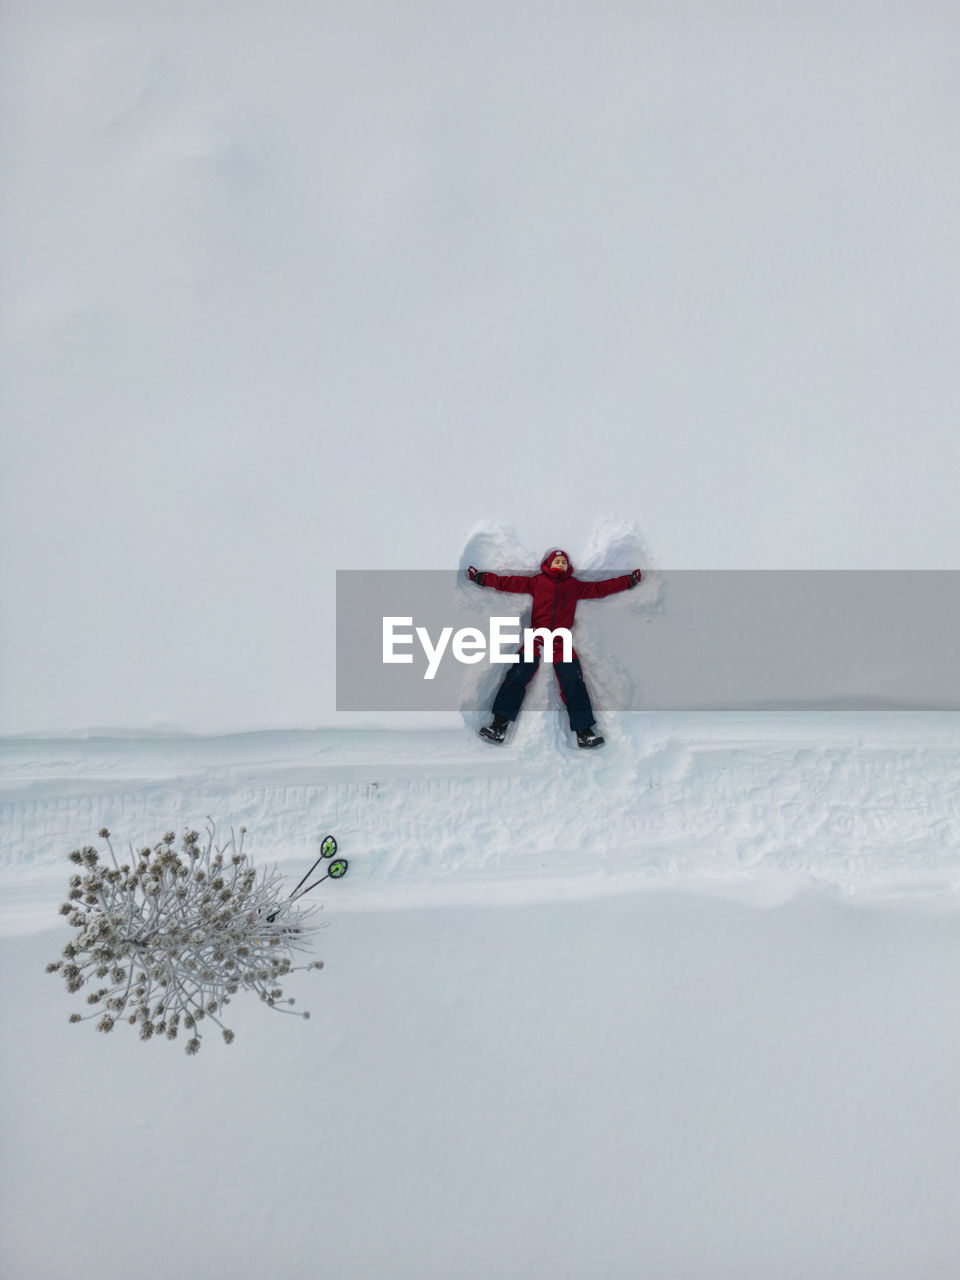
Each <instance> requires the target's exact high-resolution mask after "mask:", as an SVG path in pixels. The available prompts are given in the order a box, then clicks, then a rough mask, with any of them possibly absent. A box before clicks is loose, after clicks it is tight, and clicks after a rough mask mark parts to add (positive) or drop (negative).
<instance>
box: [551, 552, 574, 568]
mask: <svg viewBox="0 0 960 1280" xmlns="http://www.w3.org/2000/svg"><path fill="white" fill-rule="evenodd" d="M569 567H570V566H569V564H568V563H567V557H566V556H565V555H556V556H554V557H553V559H552V560H551V562H550V568H551V569H560V570H561V572H562V571H563V570H565V569H569Z"/></svg>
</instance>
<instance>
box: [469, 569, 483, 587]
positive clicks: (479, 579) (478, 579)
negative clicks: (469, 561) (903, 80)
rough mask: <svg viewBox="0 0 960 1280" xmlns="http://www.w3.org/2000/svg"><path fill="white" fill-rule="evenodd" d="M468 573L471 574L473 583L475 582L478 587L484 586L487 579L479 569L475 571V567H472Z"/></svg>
mask: <svg viewBox="0 0 960 1280" xmlns="http://www.w3.org/2000/svg"><path fill="white" fill-rule="evenodd" d="M467 572H468V573H469V574H470V581H471V582H475V583H476V584H477V586H478V587H482V586H483V584H484V581H485V580H486V577H487V575H486V574H485V573H481V571H480V570H479V569H475V568H474V567H473V565H471V566H470V568H469V569H468V570H467Z"/></svg>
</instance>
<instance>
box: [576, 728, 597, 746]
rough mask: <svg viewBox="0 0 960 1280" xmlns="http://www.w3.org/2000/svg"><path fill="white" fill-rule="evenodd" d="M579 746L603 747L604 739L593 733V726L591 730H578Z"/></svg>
mask: <svg viewBox="0 0 960 1280" xmlns="http://www.w3.org/2000/svg"><path fill="white" fill-rule="evenodd" d="M577 746H578V747H602V746H603V739H602V738H601V737H600V735H599V734H596V733H594V732H593V726H592V725H591V727H590V728H589V729H578V730H577Z"/></svg>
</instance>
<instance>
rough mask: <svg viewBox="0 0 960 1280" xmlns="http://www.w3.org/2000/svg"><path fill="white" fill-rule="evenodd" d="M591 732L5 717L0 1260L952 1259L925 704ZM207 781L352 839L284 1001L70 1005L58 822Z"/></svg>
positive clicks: (264, 813)
mask: <svg viewBox="0 0 960 1280" xmlns="http://www.w3.org/2000/svg"><path fill="white" fill-rule="evenodd" d="M605 727H606V729H607V731H608V738H609V741H608V746H607V747H606V748H605V749H604V751H603V752H599V753H596V754H595V755H591V756H586V757H585V756H584V755H583V754H579V755H578V754H575V753H574V752H573V751H569V750H567V748H566V744H565V742H564V740H563V734H562V731H561V729H560V727H559V722H558V720H557V719H556V718H555V717H551V715H550V714H549V713H548V714H546V715H542V714H537V713H531V715H530V716H529V717H527V718H525V719H524V720H522V721H521V724H520V733H519V734H518V736H517V739H516V741H515V743H514V745H513V746H512V747H508V748H506V749H504V750H502V751H499V750H497V749H495V748H488V747H486V746H485V744H482V743H479V742H474V741H473V740H472V739H471V737H470V736H469V735H467V734H465V733H462V732H461V733H448V732H441V731H431V732H427V733H420V734H418V733H415V732H406V733H394V734H389V733H385V732H380V733H362V732H353V733H333V732H330V733H316V734H254V735H246V736H242V737H234V738H222V739H183V738H179V739H174V738H170V739H138V738H128V739H119V738H115V739H112V740H107V739H99V740H96V739H83V738H76V739H62V740H59V741H55V742H54V741H50V740H40V739H32V740H31V739H18V740H11V739H8V740H6V741H5V743H4V744H3V750H4V761H5V767H4V769H3V806H2V820H3V821H2V827H3V832H4V848H3V876H4V892H3V899H2V906H3V913H2V916H0V933H2V937H0V949H2V953H3V963H4V972H5V973H6V974H7V975H8V981H7V983H6V985H5V1000H4V1008H3V1015H2V1016H3V1019H4V1025H5V1026H6V1028H7V1036H6V1041H7V1045H8V1046H9V1047H8V1051H7V1053H6V1054H5V1055H4V1059H3V1067H2V1072H3V1079H2V1085H3V1097H4V1099H5V1100H6V1105H5V1107H4V1119H3V1132H2V1140H3V1147H4V1150H5V1153H6V1158H5V1161H4V1173H3V1188H2V1193H0V1203H2V1204H3V1211H2V1213H3V1221H2V1229H0V1238H2V1240H3V1244H2V1246H0V1273H2V1274H3V1276H4V1277H10V1280H46V1278H47V1277H59V1276H63V1275H79V1276H84V1275H93V1274H96V1275H97V1276H98V1277H103V1280H111V1277H114V1276H116V1277H121V1276H124V1277H125V1276H128V1275H130V1274H132V1273H135V1274H137V1275H138V1276H141V1277H144V1280H154V1278H156V1280H167V1278H168V1277H169V1276H171V1275H183V1276H201V1275H202V1276H207V1277H214V1278H219V1277H223V1280H227V1278H228V1277H229V1278H230V1280H234V1278H238V1280H245V1278H246V1277H251V1278H252V1277H258V1276H262V1275H264V1274H276V1275H282V1276H284V1277H285V1278H291V1280H296V1278H298V1277H301V1276H302V1277H305V1278H306V1277H313V1276H315V1275H317V1274H326V1275H330V1276H336V1277H343V1278H345V1280H352V1278H353V1277H366V1276H372V1275H377V1276H390V1277H411V1278H413V1277H416V1280H424V1278H433V1277H436V1278H437V1280H448V1278H450V1277H464V1278H466V1277H481V1276H483V1277H487V1276H490V1275H503V1276H510V1277H512V1276H516V1277H521V1276H522V1277H534V1276H535V1277H544V1278H547V1277H556V1276H564V1277H571V1278H573V1277H584V1278H587V1277H589V1278H591V1280H592V1278H593V1277H598V1276H603V1277H617V1278H619V1277H624V1278H627V1277H636V1276H638V1275H643V1276H644V1277H651V1278H652V1280H661V1278H662V1280H687V1278H688V1277H689V1280H701V1278H702V1277H704V1276H709V1277H716V1278H717V1280H725V1278H727V1277H729V1278H730V1280H743V1278H744V1277H746V1278H747V1280H750V1278H751V1277H757V1278H758V1280H764V1278H765V1277H769V1276H773V1275H776V1276H777V1277H778V1278H780V1277H782V1278H784V1280H792V1278H794V1277H796V1280H807V1278H808V1277H809V1278H811V1280H813V1278H814V1277H816V1280H823V1278H824V1277H837V1278H838V1280H840V1278H841V1277H842V1280H859V1278H860V1277H862V1278H863V1280H886V1278H889V1280H902V1277H904V1276H906V1275H918V1276H923V1277H924V1280H952V1278H953V1277H954V1276H955V1275H956V1274H957V1271H958V1268H960V1228H958V1226H957V1224H958V1223H960V1187H958V1185H957V1182H956V1178H955V1176H954V1171H955V1169H956V1167H957V1162H958V1160H960V1087H958V1085H957V1080H958V1079H960V1035H958V1033H957V1030H956V1027H957V1022H956V1017H955V1010H956V1008H957V1006H958V1002H960V900H958V897H957V894H956V883H957V870H956V865H955V852H954V851H955V849H956V847H957V837H958V835H960V831H958V825H960V819H958V813H957V802H956V795H957V794H958V792H957V780H958V779H957V767H958V766H957V760H958V756H957V751H956V745H957V744H956V738H955V733H956V730H955V728H954V727H953V720H952V718H951V717H949V716H944V717H909V716H889V717H888V716H882V715H878V714H874V715H870V716H861V717H853V716H838V715H833V716H829V715H828V716H824V717H804V716H790V717H774V716H754V717H746V718H744V717H739V718H737V717H733V718H731V717H725V718H724V717H718V716H713V717H701V718H699V719H691V718H690V717H686V718H675V719H673V720H671V719H669V718H664V717H650V718H646V717H624V718H623V719H622V721H616V720H614V721H612V722H610V723H608V724H606V725H605ZM207 813H209V814H211V815H212V816H213V817H214V818H215V819H216V820H217V822H218V824H219V825H220V827H221V828H223V829H226V828H227V827H229V826H230V825H231V824H234V825H240V824H245V825H246V826H247V827H248V829H249V830H248V836H247V839H248V842H249V847H250V850H251V852H252V853H253V854H254V856H255V857H256V858H257V859H258V860H260V861H264V862H270V861H273V860H280V861H281V864H282V865H283V866H284V867H286V866H287V864H288V860H289V869H290V871H291V872H293V871H294V870H296V869H297V868H298V867H300V866H301V865H303V866H304V867H305V859H306V858H307V857H308V856H310V851H311V850H312V849H313V848H314V847H315V844H316V840H317V837H318V836H319V835H322V834H323V833H324V832H325V831H327V830H333V831H334V832H336V834H337V836H338V837H339V839H340V842H341V850H342V852H343V853H344V854H346V855H347V856H348V857H349V858H350V873H349V875H348V876H347V878H346V879H345V880H344V881H342V882H340V883H338V884H337V885H335V886H328V888H329V892H328V893H327V894H326V896H325V898H324V900H323V901H324V904H325V906H324V919H325V920H326V924H327V928H325V929H324V930H323V931H322V932H321V934H320V935H319V939H318V954H319V955H320V956H321V957H322V958H323V959H324V961H325V968H324V970H323V971H322V972H321V973H310V974H303V975H299V976H298V979H297V981H296V982H295V983H292V984H290V987H289V990H290V992H291V993H292V994H295V995H296V996H297V997H298V1001H299V1003H300V1004H301V1005H303V1006H306V1007H307V1008H309V1009H311V1011H312V1014H313V1017H312V1019H311V1021H310V1022H303V1021H300V1020H298V1019H293V1018H283V1017H279V1016H277V1015H274V1014H271V1013H270V1012H269V1011H267V1010H265V1009H262V1008H261V1007H260V1006H259V1005H258V1004H257V1003H256V1002H255V1001H251V1002H250V1003H249V1004H248V1005H241V1004H239V1003H237V1004H236V1006H235V1007H236V1012H235V1014H234V1015H233V1017H232V1020H231V1021H232V1024H233V1025H234V1028H235V1030H236V1032H237V1040H236V1043H235V1044H234V1045H232V1046H231V1047H229V1048H228V1047H227V1046H225V1045H223V1044H222V1043H219V1042H217V1041H214V1040H213V1038H212V1037H210V1038H208V1039H205V1041H204V1047H203V1049H202V1050H201V1053H200V1055H199V1057H198V1058H196V1059H192V1058H187V1057H186V1056H185V1055H184V1054H183V1052H182V1049H181V1047H180V1046H179V1045H171V1044H167V1043H165V1042H163V1043H151V1044H149V1045H144V1044H141V1043H140V1042H139V1040H137V1039H135V1038H134V1037H133V1035H132V1034H131V1036H129V1037H124V1036H123V1035H122V1034H116V1035H114V1036H111V1037H110V1038H109V1039H108V1038H106V1037H103V1036H98V1035H97V1034H96V1032H95V1031H94V1030H93V1028H92V1026H91V1025H89V1024H87V1025H85V1026H81V1027H72V1026H69V1025H68V1023H67V1014H68V1013H69V1012H70V1009H71V1007H72V1006H71V1004H70V998H69V997H67V996H66V995H65V993H64V991H63V988H62V983H60V982H59V981H58V980H57V979H56V978H53V977H49V976H47V975H46V974H44V972H43V967H44V964H45V962H46V961H48V960H51V959H53V958H55V957H56V956H57V955H58V954H59V949H60V946H61V945H62V943H63V941H64V940H65V932H66V931H65V929H63V928H60V927H58V924H57V919H56V916H55V910H56V902H57V901H58V900H59V897H60V896H61V895H62V887H63V884H64V882H65V878H66V865H65V864H64V863H63V861H62V859H63V854H64V853H65V852H66V851H68V850H69V849H70V848H72V847H74V846H75V845H76V844H77V843H83V842H88V841H92V840H95V837H96V831H97V830H98V829H99V827H100V826H102V825H104V824H106V825H108V826H110V827H111V829H112V830H113V832H114V833H115V835H116V836H117V837H118V838H120V839H124V838H129V839H132V840H135V841H137V842H139V841H141V840H145V839H147V838H152V837H155V836H159V835H160V834H162V831H163V830H166V829H167V828H168V827H177V828H180V827H182V826H184V825H186V824H187V823H188V822H189V823H192V824H193V825H197V824H199V822H200V821H201V820H202V818H203V816H204V815H205V814H207ZM298 874H299V872H298ZM14 977H15V979H16V980H15V981H13V980H11V979H12V978H14ZM121 1030H122V1029H121Z"/></svg>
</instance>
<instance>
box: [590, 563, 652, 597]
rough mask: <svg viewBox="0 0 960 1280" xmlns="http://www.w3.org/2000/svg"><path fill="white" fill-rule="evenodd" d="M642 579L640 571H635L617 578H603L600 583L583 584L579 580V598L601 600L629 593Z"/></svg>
mask: <svg viewBox="0 0 960 1280" xmlns="http://www.w3.org/2000/svg"><path fill="white" fill-rule="evenodd" d="M642 577H643V574H642V573H641V572H640V570H639V569H634V570H633V572H632V573H621V574H620V576H619V577H617V578H602V579H601V580H600V581H599V582H582V581H581V580H580V579H579V578H578V579H577V585H578V587H579V590H578V592H577V596H578V597H579V599H581V600H601V599H602V598H603V597H604V596H612V595H614V594H615V593H616V592H617V591H629V590H630V588H631V587H635V586H636V585H637V583H638V582H639V581H640V579H641V578H642Z"/></svg>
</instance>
